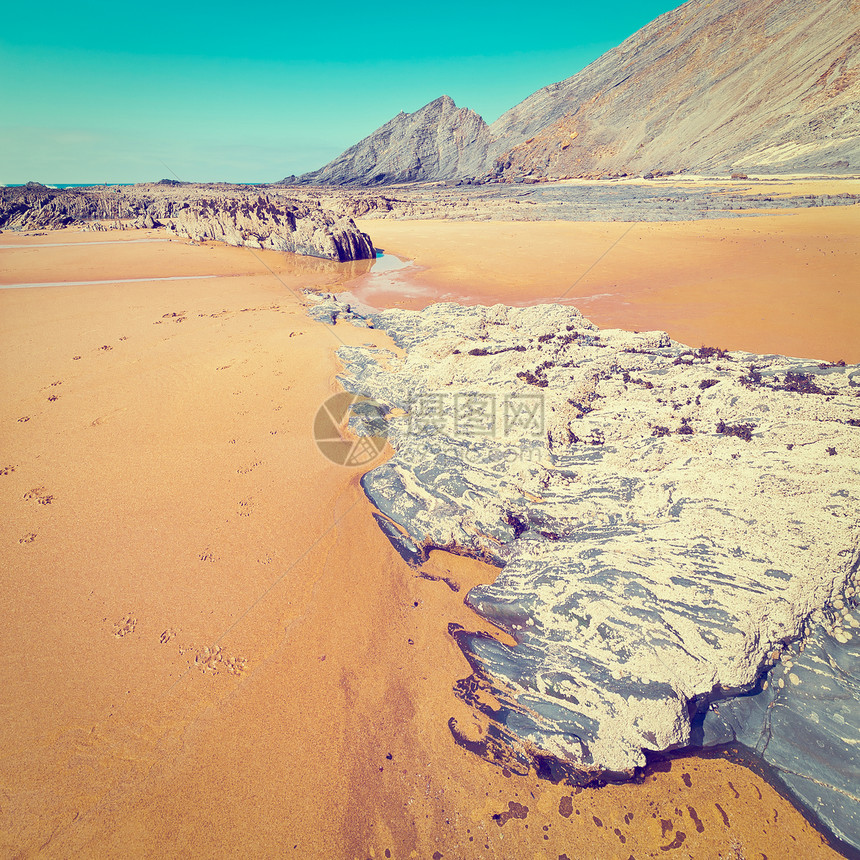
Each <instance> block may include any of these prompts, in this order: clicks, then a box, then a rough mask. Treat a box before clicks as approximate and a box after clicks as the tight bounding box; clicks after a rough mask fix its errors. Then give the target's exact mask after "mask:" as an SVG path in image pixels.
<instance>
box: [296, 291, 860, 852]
mask: <svg viewBox="0 0 860 860" xmlns="http://www.w3.org/2000/svg"><path fill="white" fill-rule="evenodd" d="M311 313H312V315H314V316H316V317H318V318H320V319H327V320H331V319H347V320H349V319H351V318H354V317H355V316H356V313H355V311H354V310H350V309H349V308H347V307H345V306H343V305H338V304H337V303H335V302H331V301H324V302H320V303H319V304H318V306H317V307H316V308H314V309H312V311H311ZM359 322H367V321H366V320H359ZM370 322H371V323H372V325H373V326H374V327H375V328H380V329H384V330H385V331H387V332H388V333H389V334H391V335H392V337H393V338H394V339H395V342H396V343H397V344H398V346H400V347H402V348H403V349H404V350H405V351H406V353H405V355H404V356H403V357H402V358H398V357H395V356H394V355H392V354H380V353H379V352H378V351H371V350H367V349H362V348H341V350H339V352H338V355H339V356H340V358H341V360H342V361H343V363H344V367H345V370H344V373H343V376H342V380H341V381H342V384H343V385H344V387H345V388H346V389H347V390H349V391H351V392H354V393H356V394H360V395H364V396H366V397H369V398H372V400H373V401H375V402H376V403H377V404H378V406H377V408H376V411H375V415H373V416H371V417H370V418H368V410H367V408H366V404H365V410H364V416H363V417H361V418H357V419H355V420H354V422H353V426H355V427H356V429H357V430H358V431H359V432H367V433H370V434H372V435H380V434H381V433H385V435H387V436H388V439H389V441H390V442H391V443H392V445H393V447H394V449H395V451H396V454H395V456H394V457H393V458H392V459H391V460H389V461H388V462H386V463H385V464H384V465H382V466H379V467H377V468H375V469H373V470H372V471H370V472H369V473H368V474H367V475H365V476H364V478H363V485H364V488H365V491H366V493H367V495H368V497H369V498H370V500H371V501H372V502H373V504H374V505H375V506H376V508H377V510H378V513H377V520H378V522H379V524H380V526H381V527H382V528H383V529H384V530H385V532H386V534H387V535H388V536H389V538H390V539H391V540H392V542H393V543H394V545H395V546H396V547H397V548H398V549H399V551H400V552H401V553H402V555H403V556H404V558H406V559H407V560H408V561H410V563H412V564H413V565H415V566H417V567H420V565H421V564H422V562H423V560H424V559H425V558H426V555H427V552H428V551H429V549H431V548H441V549H446V550H449V551H452V552H457V553H463V554H469V555H474V556H478V557H482V558H485V559H487V560H489V561H491V562H493V563H495V564H498V565H500V566H501V571H500V573H499V574H498V577H497V579H496V580H495V582H494V583H493V584H492V585H484V586H479V587H477V588H474V589H472V590H471V591H470V592H469V594H468V596H467V602H468V603H469V605H471V606H472V607H473V608H474V609H475V610H476V611H477V612H478V613H479V614H481V615H482V616H484V617H485V618H486V619H488V620H490V621H492V622H493V623H494V624H496V625H498V626H499V627H501V628H503V629H504V630H506V631H507V632H508V633H510V635H511V636H512V637H513V638H514V639H515V641H516V643H517V644H516V647H513V648H511V647H508V646H507V645H505V644H503V643H501V642H499V641H497V640H496V639H493V638H489V637H488V636H487V635H486V634H482V635H478V634H474V633H471V632H469V631H467V630H462V629H454V630H452V632H453V634H454V635H455V638H456V639H457V641H458V643H459V644H460V646H461V647H462V648H463V650H464V652H465V654H466V656H467V657H468V659H469V660H470V662H471V664H472V666H473V668H474V675H473V676H472V677H471V678H469V679H466V680H465V681H463V682H461V683H460V684H459V685H458V692H459V694H460V695H461V696H462V697H463V698H464V699H465V700H466V701H468V702H469V703H471V704H473V705H474V706H475V708H476V709H478V711H480V712H481V717H480V718H479V720H478V721H477V727H476V726H471V727H469V728H468V730H466V729H465V728H464V727H462V726H458V725H457V724H456V723H452V725H451V730H452V732H453V734H454V736H455V738H457V740H458V741H460V742H461V743H463V744H464V745H466V746H469V747H470V748H472V749H474V750H475V751H476V752H478V753H480V754H481V755H484V756H486V757H487V758H489V759H491V760H494V761H497V762H499V763H502V764H504V765H505V766H507V767H509V768H511V769H519V770H523V769H527V768H529V767H536V768H538V769H539V770H540V771H541V772H546V773H551V774H555V775H557V776H562V775H563V776H566V777H567V778H568V779H570V780H572V781H574V782H578V783H588V782H590V781H592V780H595V779H614V778H624V777H628V776H631V775H633V774H634V773H635V772H636V771H637V769H638V768H640V767H641V766H642V765H644V764H645V763H646V761H647V755H648V753H649V752H662V751H668V750H677V749H682V748H685V747H688V746H691V745H693V746H695V745H700V744H701V743H703V742H714V739H715V738H718V737H723V736H724V739H725V740H729V739H732V738H731V737H729V735H728V733H727V732H725V731H724V732H723V735H720V731H722V729H720V728H719V727H717V726H716V725H714V726H713V727H712V726H711V724H710V723H708V722H707V720H706V723H705V725H706V726H707V730H708V733H709V740H708V741H703V735H702V729H701V722H702V720H701V717H702V715H705V714H708V713H709V709H711V708H712V707H717V708H719V709H720V712H722V709H723V707H724V704H725V703H726V701H727V700H732V699H734V698H735V697H737V696H740V695H743V694H746V693H750V692H754V691H756V690H757V689H758V690H760V689H761V687H760V686H759V685H760V684H761V682H762V679H763V678H764V677H765V676H766V675H767V673H769V672H770V671H771V670H772V667H773V666H774V665H775V663H777V662H778V661H779V658H780V656H781V655H783V654H784V652H786V651H787V649H788V648H789V647H790V646H793V647H794V648H795V650H799V649H800V647H802V646H803V644H804V643H805V642H806V641H807V639H808V637H809V636H810V634H811V631H812V629H813V627H814V626H815V624H817V623H825V624H826V625H827V627H828V629H829V630H831V631H834V630H836V629H837V628H838V641H840V642H855V641H856V640H855V639H853V638H852V637H856V636H857V633H856V630H855V628H853V627H851V626H850V618H848V616H847V614H846V615H843V610H844V609H845V608H850V607H851V606H853V605H856V595H857V591H856V578H857V572H858V565H860V521H858V511H860V480H858V479H860V465H858V464H860V397H858V394H860V367H857V366H848V367H846V366H844V365H830V364H825V363H818V362H814V361H806V360H800V359H792V358H786V357H783V356H776V355H768V356H762V355H752V354H749V353H743V352H730V353H728V352H723V351H721V350H718V349H712V348H706V347H702V348H700V349H689V348H687V347H685V346H683V345H681V344H678V343H675V342H673V341H671V340H670V339H669V337H668V336H667V335H666V334H665V333H663V332H640V333H630V332H624V331H612V330H603V331H601V330H598V329H597V328H596V327H595V326H593V325H592V324H590V323H589V322H588V321H587V320H585V319H584V318H583V317H582V316H581V315H580V314H579V313H578V312H577V311H576V310H575V309H573V308H569V307H563V306H558V305H542V306H537V307H530V308H507V307H504V306H501V305H498V306H495V307H492V308H486V307H468V308H467V307H460V306H457V305H453V304H437V305H433V306H431V307H429V308H427V309H426V310H425V311H422V312H413V311H386V312H381V313H377V314H373V315H372V317H370ZM837 617H838V619H839V620H838V623H837ZM846 619H847V620H846ZM834 635H836V634H835V633H834ZM812 653H813V652H810V656H811V655H812ZM786 657H787V654H786ZM783 665H785V664H783ZM843 665H847V664H844V661H843ZM848 668H849V670H850V667H848ZM854 670H855V671H856V666H855V669H854ZM835 671H837V674H838V673H839V672H840V671H842V670H835ZM778 680H779V679H777V678H775V680H774V683H777V686H778V688H780V689H782V688H783V687H784V686H785V683H790V686H791V688H792V689H794V688H796V690H797V692H798V693H799V694H803V693H804V690H805V688H804V684H806V683H807V680H806V676H805V675H799V676H797V677H796V678H794V679H791V678H790V679H789V681H787V682H784V683H781V684H780V683H778ZM822 683H823V682H821V681H820V680H819V681H818V682H817V683H816V686H813V681H812V680H810V681H809V684H810V690H814V689H817V688H820V687H821V686H822ZM858 689H860V688H858V686H857V683H856V674H855V677H854V680H853V681H850V680H849V681H847V682H845V683H842V684H841V686H840V688H839V691H834V692H833V695H832V696H830V697H827V698H823V699H822V704H821V707H822V708H823V709H826V710H828V711H833V707H832V706H833V699H834V697H837V698H838V699H839V701H838V705H839V714H838V715H835V712H834V715H831V717H832V719H831V717H829V718H828V719H831V722H832V720H836V721H837V722H838V721H839V720H840V719H841V720H845V722H846V724H850V725H851V726H855V727H856V726H857V725H860V693H858ZM485 693H490V694H491V695H489V696H488V695H485ZM811 699H812V700H814V694H813V695H812V697H810V696H809V695H808V694H807V697H806V699H805V700H804V701H805V702H806V704H805V705H803V706H802V707H800V708H798V709H797V711H796V716H795V717H793V718H792V719H787V720H786V721H785V725H786V726H787V728H786V729H785V731H786V732H788V733H790V732H792V731H794V732H797V721H803V720H806V721H809V722H811V723H818V722H819V717H818V715H817V714H816V709H815V705H814V701H812V703H810V700H811ZM490 702H494V703H495V704H493V705H492V707H491V706H490V705H489V704H488V703H490ZM727 713H728V712H727ZM820 720H821V723H822V726H823V725H824V716H821V718H820ZM770 725H771V728H772V727H773V726H774V725H776V721H775V720H773V721H771V723H770ZM697 726H698V728H697ZM811 728H812V727H811V726H810V730H811ZM754 731H755V726H754V720H752V719H751V720H750V721H749V732H750V733H754ZM852 732H853V734H852ZM810 734H811V731H810ZM739 735H740V732H739V733H738V737H739ZM855 736H856V729H852V730H851V731H848V730H846V731H845V732H843V733H842V734H841V735H839V734H838V733H837V734H835V735H834V734H832V733H831V734H828V739H829V740H828V743H829V744H830V746H829V747H828V748H827V749H825V750H823V751H820V755H821V756H823V757H824V760H823V763H822V765H821V767H819V768H818V769H817V770H815V771H814V773H813V776H814V779H819V778H820V779H823V780H825V782H826V781H827V777H826V775H822V774H825V772H826V770H827V767H828V762H829V763H830V764H831V765H832V767H833V769H834V770H835V771H839V772H840V773H839V774H834V775H833V776H832V777H831V778H830V781H829V783H828V784H829V785H831V786H832V787H834V789H835V790H834V791H831V792H830V793H829V794H826V793H824V792H822V791H817V792H815V793H814V796H813V795H810V793H809V792H807V793H806V795H804V793H803V792H802V791H800V790H797V789H796V788H795V789H792V790H795V795H796V796H797V797H798V798H799V799H800V800H803V799H804V798H805V799H806V800H807V802H809V803H810V804H812V803H813V800H814V803H815V804H819V805H820V804H825V805H826V804H828V803H832V802H835V801H834V798H836V799H839V798H841V799H842V801H845V798H846V795H845V792H844V783H845V777H844V776H843V775H842V774H843V773H844V772H845V768H846V767H848V768H850V767H851V765H849V764H846V762H851V761H854V762H856V751H854V750H853V747H852V738H853V737H855ZM775 747H776V744H774V748H775ZM816 754H819V752H817V753H816ZM852 757H853V758H852ZM854 774H855V776H856V769H855V770H854ZM807 786H814V782H813V781H810V780H807ZM855 787H856V784H855ZM810 791H811V789H810ZM840 792H841V793H840ZM810 798H811V799H810ZM816 798H817V799H816ZM822 798H825V799H823V800H822ZM831 813H832V814H831ZM840 814H841V813H839V812H838V810H833V809H830V812H829V813H828V815H830V818H831V820H833V817H834V815H836V816H838V815H840ZM841 820H842V824H843V825H844V828H843V833H844V831H845V829H847V830H849V831H851V832H850V833H848V834H847V836H846V838H849V839H852V840H854V842H855V843H857V842H858V841H860V833H858V832H857V830H856V822H855V824H854V825H852V824H851V823H850V817H849V818H846V817H845V816H844V815H843V816H842V819H841Z"/></svg>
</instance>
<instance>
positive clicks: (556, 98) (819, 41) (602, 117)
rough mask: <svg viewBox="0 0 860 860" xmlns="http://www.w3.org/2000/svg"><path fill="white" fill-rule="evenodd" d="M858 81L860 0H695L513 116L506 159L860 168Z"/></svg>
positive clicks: (584, 167)
mask: <svg viewBox="0 0 860 860" xmlns="http://www.w3.org/2000/svg"><path fill="white" fill-rule="evenodd" d="M858 81H860V3H858V2H857V0H822V2H818V3H809V2H806V0H757V2H750V0H722V2H717V3H709V2H706V0H690V2H689V3H685V4H684V5H683V6H681V7H680V8H678V9H675V10H674V11H672V12H669V13H667V14H666V15H662V16H661V17H660V18H658V19H656V20H655V21H653V22H652V23H651V24H649V25H648V26H646V27H645V28H643V29H642V30H640V31H639V32H638V33H636V34H635V35H633V36H632V37H631V38H629V39H628V40H627V41H625V42H624V43H622V44H621V45H619V46H618V47H617V48H614V49H613V50H611V51H609V52H608V53H606V54H604V55H603V56H602V57H601V58H600V59H598V60H597V61H596V62H594V63H593V64H592V65H590V66H588V67H587V68H586V69H584V70H583V71H581V72H580V73H579V74H577V75H574V76H573V77H571V78H568V79H567V80H566V81H562V82H561V83H558V84H554V85H552V86H550V87H546V88H544V89H542V90H539V91H538V92H536V93H535V94H534V95H532V96H530V97H529V98H528V99H526V100H525V101H524V102H522V103H521V104H519V105H517V106H516V107H515V108H513V109H512V110H510V111H508V112H507V113H506V114H504V115H503V116H501V117H500V118H499V119H498V120H497V121H496V122H495V123H493V125H492V126H491V127H490V132H491V134H492V136H493V138H494V143H493V145H492V146H491V152H492V154H493V155H494V156H495V157H496V160H495V163H494V165H493V168H494V169H495V170H496V171H497V172H499V173H501V174H505V175H508V174H516V173H520V174H528V173H531V172H533V173H534V174H536V175H547V176H564V175H579V174H582V173H604V172H618V173H625V172H626V173H639V174H641V173H644V172H647V171H649V170H673V171H675V172H678V171H679V170H687V171H690V172H709V171H724V172H725V171H731V170H733V169H737V170H740V169H750V170H757V171H764V172H768V171H771V172H776V171H803V170H827V169H839V167H840V166H841V167H853V168H855V169H856V168H857V167H858V166H860V137H858V130H860V102H858V100H857V93H856V87H857V83H858ZM839 162H847V164H843V165H839V164H838V163H839Z"/></svg>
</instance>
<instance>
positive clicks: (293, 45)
mask: <svg viewBox="0 0 860 860" xmlns="http://www.w3.org/2000/svg"><path fill="white" fill-rule="evenodd" d="M677 5H679V2H671V0H617V2H613V0H605V2H603V3H595V2H594V0H589V2H579V0H568V2H561V3H559V2H543V3H538V4H528V3H522V2H516V3H514V2H509V0H495V2H492V3H488V2H463V0H459V2H451V0H438V2H436V3H435V4H425V3H416V2H408V0H406V2H404V0H401V2H398V3H393V2H387V0H386V2H377V3H372V4H367V5H362V4H360V3H356V2H351V3H346V2H342V0H327V2H325V3H310V2H307V0H306V2H303V3H301V4H296V3H293V2H290V0H280V2H277V3H273V2H269V0H261V2H257V3H255V4H243V3H236V2H235V0H234V2H230V3H227V2H223V0H214V2H210V3H208V4H199V3H184V2H172V3H168V2H165V0H151V2H147V3H121V2H116V0H113V2H111V3H105V2H93V0H81V2H76V3H70V2H68V0H45V2H42V3H39V4H33V3H10V4H7V5H6V7H5V9H4V11H3V14H2V16H0V82H2V83H0V184H14V183H22V182H27V181H30V180H35V181H39V182H43V183H45V184H63V183H68V184H72V183H102V182H108V183H120V182H147V181H157V180H159V179H164V178H171V179H173V178H178V179H181V180H184V181H189V182H217V181H225V182H275V181H277V180H280V179H283V178H284V177H285V176H288V175H290V174H296V175H299V174H301V173H304V172H307V171H310V170H315V169H316V168H318V167H321V166H322V165H324V164H326V163H327V162H328V161H330V160H331V159H332V158H334V157H336V156H337V155H339V154H340V153H341V152H342V151H343V150H345V149H347V148H348V147H349V146H351V145H352V144H354V143H356V142H358V141H359V140H361V139H362V138H364V137H366V136H367V135H368V134H370V133H371V132H373V131H374V130H375V129H376V128H378V127H379V126H381V125H383V124H384V123H385V122H387V121H388V120H389V119H391V118H392V117H393V116H395V115H396V114H397V113H399V112H400V111H407V112H412V111H415V110H418V109H419V108H420V107H422V106H423V105H425V104H427V103H428V102H430V101H432V100H433V99H435V98H437V97H438V96H440V95H443V94H447V95H449V96H451V97H452V98H453V99H454V101H455V102H456V103H457V106H458V107H469V108H472V110H475V111H477V112H478V113H479V114H481V116H483V117H484V119H485V120H486V121H487V122H492V121H493V120H495V119H497V118H498V117H499V115H501V114H502V113H504V111H505V110H507V109H508V108H510V107H513V106H514V105H515V104H517V103H518V102H520V101H521V100H522V99H524V98H526V97H527V96H528V95H530V94H531V93H532V92H534V91H535V90H537V89H539V88H540V87H543V86H546V85H547V84H551V83H554V82H556V81H560V80H564V79H565V78H568V77H570V76H571V75H573V74H575V73H576V72H578V71H579V70H581V69H582V68H584V67H585V66H586V65H588V63H590V62H591V61H593V60H595V59H597V57H599V56H600V55H601V54H603V53H604V52H605V51H607V50H609V49H610V48H612V47H614V46H615V45H617V44H619V43H620V42H622V41H623V40H624V39H626V38H627V37H628V36H630V35H632V34H633V33H634V32H635V31H636V30H638V29H639V28H640V27H643V26H644V25H645V24H647V23H648V22H649V21H651V20H653V19H654V18H656V17H657V16H658V15H661V14H662V13H664V12H667V11H669V10H670V9H672V8H674V7H675V6H677Z"/></svg>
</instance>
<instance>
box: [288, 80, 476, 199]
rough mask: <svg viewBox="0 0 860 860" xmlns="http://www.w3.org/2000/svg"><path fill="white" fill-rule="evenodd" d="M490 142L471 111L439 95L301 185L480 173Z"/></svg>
mask: <svg viewBox="0 0 860 860" xmlns="http://www.w3.org/2000/svg"><path fill="white" fill-rule="evenodd" d="M489 143H490V137H489V134H488V132H487V124H486V123H485V122H484V120H483V119H481V117H479V116H478V114H476V113H475V112H474V111H471V110H469V109H467V108H458V107H457V106H456V105H455V104H454V101H453V99H451V98H450V96H441V97H440V98H438V99H435V100H434V101H432V102H430V104H428V105H425V106H424V107H423V108H421V109H420V110H418V111H415V112H414V113H404V112H401V113H399V114H398V115H397V116H396V117H394V119H392V120H389V122H387V123H386V124H385V125H384V126H382V127H381V128H379V129H377V130H376V131H375V132H373V134H371V135H370V136H369V137H366V138H365V139H364V140H362V141H360V142H359V143H357V144H355V146H351V147H350V148H349V149H348V150H346V152H344V153H343V154H342V155H340V156H339V157H338V158H336V159H335V160H334V161H332V162H331V163H329V164H327V165H326V166H325V167H323V168H321V169H320V170H317V171H315V172H313V173H308V174H305V175H304V176H303V177H302V178H301V181H302V182H303V183H319V184H327V185H380V184H387V183H393V182H418V181H421V180H424V179H453V178H456V177H458V176H463V175H467V174H470V173H475V172H479V171H480V170H481V165H482V158H483V156H482V154H483V152H484V151H485V149H486V147H487V146H488V145H489Z"/></svg>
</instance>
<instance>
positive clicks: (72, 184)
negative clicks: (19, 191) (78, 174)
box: [0, 182, 134, 188]
mask: <svg viewBox="0 0 860 860" xmlns="http://www.w3.org/2000/svg"><path fill="white" fill-rule="evenodd" d="M26 184H27V183H26V182H9V183H7V184H6V185H2V184H0V188H23V187H24V186H25V185H26ZM42 184H43V185H44V186H45V188H97V187H105V186H109V187H111V188H112V187H114V186H118V185H119V186H126V185H134V183H133V182H57V183H51V182H43V183H42Z"/></svg>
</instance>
